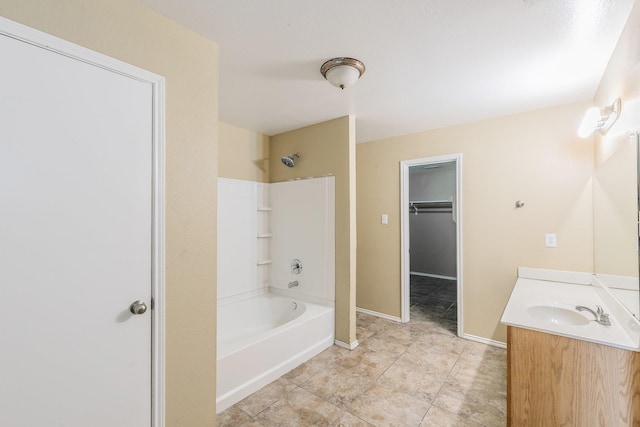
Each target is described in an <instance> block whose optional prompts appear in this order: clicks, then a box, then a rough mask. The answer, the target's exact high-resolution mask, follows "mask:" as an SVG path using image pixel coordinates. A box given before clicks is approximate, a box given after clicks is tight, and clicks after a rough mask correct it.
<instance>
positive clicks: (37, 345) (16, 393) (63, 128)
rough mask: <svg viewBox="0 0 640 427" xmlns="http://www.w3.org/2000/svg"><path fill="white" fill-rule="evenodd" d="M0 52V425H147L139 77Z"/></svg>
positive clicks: (146, 234)
mask: <svg viewBox="0 0 640 427" xmlns="http://www.w3.org/2000/svg"><path fill="white" fill-rule="evenodd" d="M0 55H1V57H2V63H1V65H0V425H2V426H12V427H18V426H29V427H36V426H109V427H114V426H118V427H121V426H136V427H138V426H150V425H151V401H152V400H151V399H152V398H151V387H152V384H151V383H152V375H151V369H152V366H151V360H152V359H151V345H152V341H151V319H152V316H151V307H150V305H151V296H152V287H151V283H152V282H151V280H152V278H151V272H152V240H151V239H152V203H153V198H152V171H153V167H152V134H153V132H152V129H153V128H152V122H153V116H152V111H153V110H152V85H150V84H149V83H148V82H142V81H139V80H136V79H133V78H131V77H127V76H125V75H122V74H118V73H115V72H112V71H109V70H107V69H104V68H100V67H97V66H94V65H91V64H89V63H86V62H83V61H81V60H77V59H73V58H71V57H68V56H65V55H61V54H58V53H56V52H52V51H51V50H48V49H44V48H42V47H39V46H36V45H32V44H29V43H25V42H23V41H19V40H16V39H13V38H10V37H7V36H4V35H0ZM136 300H141V301H144V302H145V303H146V305H147V307H148V309H147V310H146V312H145V313H143V314H139V315H134V314H132V313H131V311H130V305H131V304H132V302H134V301H136Z"/></svg>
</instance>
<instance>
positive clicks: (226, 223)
mask: <svg viewBox="0 0 640 427" xmlns="http://www.w3.org/2000/svg"><path fill="white" fill-rule="evenodd" d="M259 184H260V183H257V182H253V181H241V180H237V179H228V178H218V299H221V298H226V297H231V296H235V295H238V294H242V293H246V292H250V291H255V290H258V289H259V288H260V287H261V286H263V285H262V284H261V283H258V280H256V278H257V263H258V239H257V235H258V189H259Z"/></svg>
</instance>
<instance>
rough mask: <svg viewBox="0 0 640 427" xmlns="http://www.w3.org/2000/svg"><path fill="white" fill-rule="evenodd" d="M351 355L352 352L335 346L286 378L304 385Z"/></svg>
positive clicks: (288, 374) (286, 375) (299, 367)
mask: <svg viewBox="0 0 640 427" xmlns="http://www.w3.org/2000/svg"><path fill="white" fill-rule="evenodd" d="M349 353H350V350H347V349H345V348H342V347H338V346H337V345H333V346H331V347H329V348H328V349H326V350H325V351H323V352H322V353H320V354H318V355H317V356H315V357H314V358H312V359H310V360H308V361H306V362H305V363H303V364H302V365H300V366H298V367H297V368H295V369H293V370H292V371H290V372H288V373H286V374H285V375H284V378H285V379H287V380H289V381H291V382H293V383H295V384H297V385H302V384H304V383H305V382H307V381H309V379H310V378H312V377H313V376H314V375H317V374H318V373H320V372H322V371H324V370H326V369H328V368H330V367H331V366H333V365H334V363H335V360H336V359H337V358H339V357H344V356H345V355H348V354H349Z"/></svg>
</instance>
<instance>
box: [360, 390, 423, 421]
mask: <svg viewBox="0 0 640 427" xmlns="http://www.w3.org/2000/svg"><path fill="white" fill-rule="evenodd" d="M427 409H429V404H428V403H426V402H423V401H421V400H418V399H416V398H414V397H411V396H409V395H407V394H405V393H401V392H398V391H395V390H393V389H391V388H389V387H384V386H382V385H379V384H375V385H373V386H372V387H371V388H370V389H368V390H367V391H366V392H364V393H363V394H362V395H360V397H358V398H357V399H356V400H355V401H354V402H353V404H352V405H351V406H350V407H349V408H348V411H349V412H351V413H352V414H354V415H355V416H357V417H359V418H362V419H363V420H365V421H367V422H369V423H371V424H373V425H375V426H391V425H398V426H399V425H414V426H416V425H418V424H419V423H420V421H421V420H422V418H423V417H424V415H425V414H426V413H427Z"/></svg>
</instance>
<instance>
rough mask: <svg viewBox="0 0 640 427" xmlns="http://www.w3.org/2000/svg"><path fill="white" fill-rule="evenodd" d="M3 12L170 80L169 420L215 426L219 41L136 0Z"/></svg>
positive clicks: (67, 1)
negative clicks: (179, 23) (216, 183)
mask: <svg viewBox="0 0 640 427" xmlns="http://www.w3.org/2000/svg"><path fill="white" fill-rule="evenodd" d="M0 15H2V16H4V17H6V18H9V19H12V20H15V21H18V22H20V23H23V24H25V25H28V26H31V27H34V28H36V29H39V30H41V31H44V32H47V33H50V34H53V35H55V36H58V37H60V38H63V39H66V40H68V41H71V42H74V43H76V44H79V45H82V46H84V47H87V48H89V49H93V50H95V51H98V52H101V53H104V54H106V55H109V56H112V57H114V58H117V59H120V60H122V61H125V62H128V63H131V64H133V65H136V66H138V67H140V68H144V69H146V70H149V71H152V72H154V73H157V74H159V75H162V76H164V77H165V78H166V91H167V92H166V94H167V96H166V101H167V108H166V131H167V140H166V187H167V194H166V196H167V199H166V221H167V225H166V233H167V234H166V235H167V240H166V263H167V268H166V298H167V318H166V329H167V334H166V339H167V349H166V350H167V351H166V387H167V390H166V404H167V408H166V416H167V426H205V425H207V426H210V425H215V403H214V402H215V361H216V291H215V286H216V266H215V262H216V185H215V182H216V174H217V160H216V156H217V145H218V144H217V133H218V130H217V123H218V88H217V84H218V77H217V76H218V48H217V45H216V44H215V43H213V42H211V41H208V40H206V39H204V38H203V37H200V36H199V35H197V34H195V33H193V32H191V31H189V30H187V29H185V28H184V27H181V26H179V25H178V24H176V23H174V22H172V21H170V20H168V19H166V18H164V17H163V16H161V15H159V14H157V13H155V12H153V11H152V10H151V9H149V8H147V7H144V6H141V5H140V4H138V2H136V1H134V0H109V1H101V0H56V1H44V0H3V1H2V2H1V3H0Z"/></svg>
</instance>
